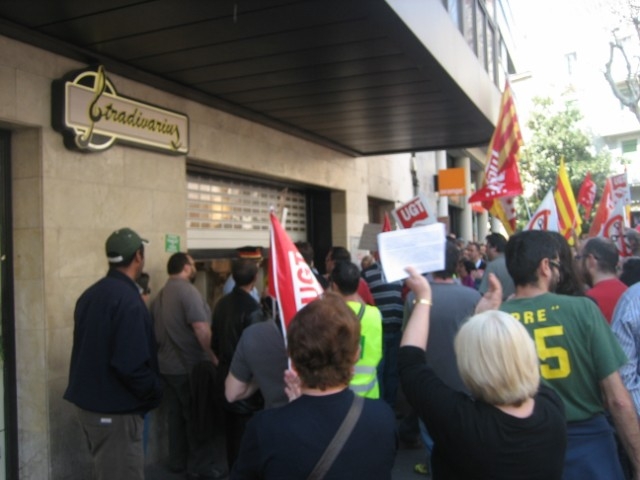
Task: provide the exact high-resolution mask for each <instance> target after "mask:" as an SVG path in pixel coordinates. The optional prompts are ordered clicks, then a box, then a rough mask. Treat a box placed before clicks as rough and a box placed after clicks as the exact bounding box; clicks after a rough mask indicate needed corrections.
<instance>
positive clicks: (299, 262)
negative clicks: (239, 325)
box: [269, 212, 323, 337]
mask: <svg viewBox="0 0 640 480" xmlns="http://www.w3.org/2000/svg"><path fill="white" fill-rule="evenodd" d="M270 217H271V269H270V277H271V278H270V279H269V280H270V281H269V285H270V288H272V289H273V291H272V293H273V294H274V296H275V297H276V299H277V300H278V309H279V311H280V323H281V324H282V327H283V328H282V331H283V332H286V331H287V327H288V326H289V322H291V319H292V318H293V317H294V315H295V314H296V312H297V311H298V310H300V309H301V308H302V307H304V306H305V305H306V304H307V303H310V302H311V301H313V300H315V299H316V298H318V297H319V296H320V295H322V292H323V290H322V287H321V286H320V284H319V283H318V281H317V280H316V277H315V275H314V274H313V272H312V271H311V268H309V265H307V262H305V261H304V258H302V255H301V254H300V252H299V251H298V249H297V248H296V246H295V245H294V244H293V242H292V241H291V239H290V238H289V236H288V235H287V232H285V231H284V228H282V225H280V222H279V221H278V218H277V217H276V215H275V214H274V213H273V212H271V214H270ZM285 337H286V334H285Z"/></svg>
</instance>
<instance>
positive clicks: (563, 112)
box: [518, 97, 612, 231]
mask: <svg viewBox="0 0 640 480" xmlns="http://www.w3.org/2000/svg"><path fill="white" fill-rule="evenodd" d="M533 104H534V108H533V110H532V111H531V114H530V117H529V121H528V122H527V127H528V129H529V131H530V132H531V138H530V140H529V141H528V142H527V141H525V145H524V147H523V148H522V150H521V152H522V153H521V158H520V163H519V168H520V176H521V178H522V182H523V184H524V186H525V191H524V194H523V196H524V197H525V199H526V201H527V202H528V204H529V208H530V209H531V213H533V212H534V211H535V209H536V208H537V207H538V205H539V203H540V202H541V201H542V199H543V198H544V196H545V194H546V193H547V192H548V191H549V189H550V188H552V187H555V184H556V176H557V173H558V168H559V165H560V159H561V158H562V157H564V161H565V164H566V167H567V173H568V175H569V180H570V181H571V186H572V188H573V192H574V195H576V196H577V194H578V191H579V189H580V185H581V184H582V181H583V180H584V178H585V176H586V175H587V172H591V176H592V178H593V180H594V182H596V185H597V186H598V191H597V194H596V204H597V202H599V200H600V195H601V194H602V189H603V187H604V182H605V180H606V178H607V177H608V176H609V175H610V174H611V160H612V158H611V153H610V152H609V151H608V150H607V149H602V150H600V151H598V150H597V149H596V148H595V147H594V146H593V138H592V136H591V135H590V133H589V132H588V130H586V128H585V127H584V126H583V125H582V124H581V122H582V119H583V115H582V113H581V112H580V110H579V109H578V107H577V105H576V104H575V103H574V102H573V101H571V100H566V99H564V100H563V102H562V104H560V105H558V104H556V103H555V102H554V100H553V99H551V98H549V97H536V98H534V99H533ZM521 203H522V202H521ZM518 207H519V208H518V219H519V222H518V227H519V228H522V227H523V226H524V225H525V224H526V222H527V221H528V218H529V217H528V215H527V213H526V209H525V207H524V205H522V204H520V205H519V206H518ZM579 209H580V213H583V212H582V210H581V209H582V207H579ZM593 210H595V208H594V209H593ZM592 215H593V212H592ZM586 220H587V225H586V229H588V227H589V225H588V224H589V223H590V219H586ZM584 230H585V225H583V231H584Z"/></svg>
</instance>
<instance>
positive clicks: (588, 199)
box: [578, 172, 596, 217]
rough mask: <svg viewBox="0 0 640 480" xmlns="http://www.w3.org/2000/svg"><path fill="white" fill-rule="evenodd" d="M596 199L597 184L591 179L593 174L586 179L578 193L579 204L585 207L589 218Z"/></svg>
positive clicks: (588, 173)
mask: <svg viewBox="0 0 640 480" xmlns="http://www.w3.org/2000/svg"><path fill="white" fill-rule="evenodd" d="M595 199H596V183H595V182H594V181H593V180H592V178H591V172H587V176H586V177H584V181H583V182H582V185H580V191H579V192H578V204H579V205H582V206H583V207H584V213H585V215H586V216H587V217H588V216H589V214H590V213H591V208H593V202H594V201H595Z"/></svg>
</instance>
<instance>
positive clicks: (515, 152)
mask: <svg viewBox="0 0 640 480" xmlns="http://www.w3.org/2000/svg"><path fill="white" fill-rule="evenodd" d="M521 145H522V133H521V132H520V125H519V124H518V116H517V115H516V108H515V104H514V102H513V95H512V94H511V87H510V86H509V82H505V86H504V91H503V92H502V101H501V105H500V116H499V118H498V124H497V125H496V129H495V131H494V132H493V136H492V137H491V143H490V144H489V151H488V152H487V156H488V157H489V161H488V162H487V166H486V168H485V171H484V181H483V183H482V188H480V189H479V190H478V191H476V192H475V193H474V194H473V195H471V197H469V202H470V203H471V202H482V204H483V206H484V208H486V209H487V210H489V209H491V207H492V205H493V203H494V200H495V199H497V198H500V197H514V196H517V195H520V194H521V193H522V182H521V181H520V173H519V172H518V158H519V157H520V155H519V150H520V146H521Z"/></svg>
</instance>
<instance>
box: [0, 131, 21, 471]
mask: <svg viewBox="0 0 640 480" xmlns="http://www.w3.org/2000/svg"><path fill="white" fill-rule="evenodd" d="M10 140H11V136H10V133H9V132H8V131H6V130H0V366H1V367H2V368H1V371H2V378H1V379H0V390H1V391H2V394H1V395H0V480H4V479H5V478H18V465H17V463H18V462H17V460H18V452H17V445H18V435H17V423H16V418H17V412H16V392H15V386H16V368H15V341H14V339H15V332H14V316H13V261H12V259H13V252H12V243H11V237H12V234H11V232H12V225H11V169H10V165H11V143H10Z"/></svg>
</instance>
